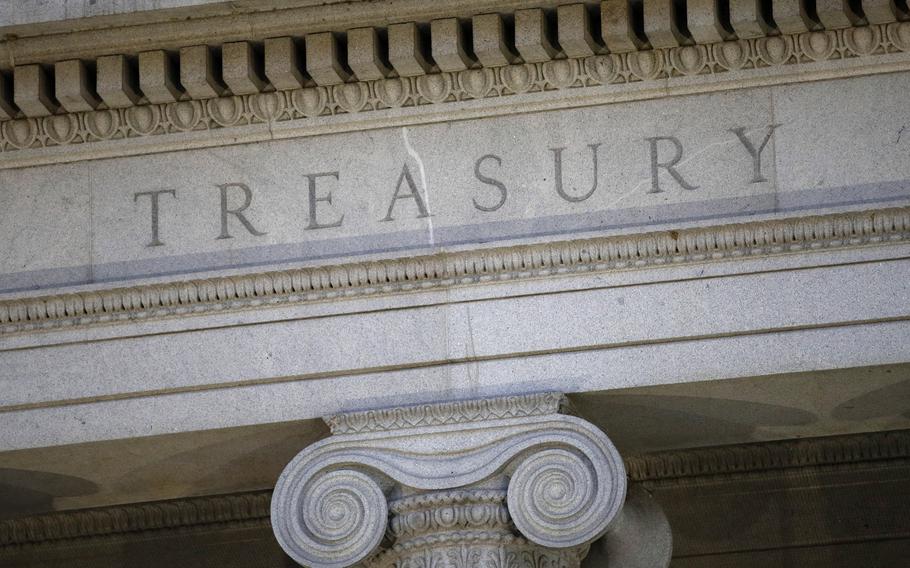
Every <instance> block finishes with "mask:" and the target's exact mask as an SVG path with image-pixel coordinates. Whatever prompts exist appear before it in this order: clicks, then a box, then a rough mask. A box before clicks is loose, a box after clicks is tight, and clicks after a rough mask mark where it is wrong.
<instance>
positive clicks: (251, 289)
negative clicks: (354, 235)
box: [0, 207, 910, 335]
mask: <svg viewBox="0 0 910 568" xmlns="http://www.w3.org/2000/svg"><path fill="white" fill-rule="evenodd" d="M908 237H910V208H908V207H900V208H890V209H878V210H871V211H861V212H851V213H838V214H830V215H817V216H810V217H801V218H793V219H782V220H773V221H755V222H749V223H742V224H729V225H720V226H714V227H706V228H694V229H685V230H680V231H660V232H651V233H643V234H636V235H625V236H612V237H598V238H591V239H583V240H572V241H561V242H552V243H542V244H532V245H520V246H510V247H498V248H490V249H485V250H475V251H459V252H445V253H439V254H435V255H427V256H416V257H410V258H401V259H388V260H375V261H370V262H355V263H348V264H339V265H331V266H318V267H306V268H298V269H292V270H280V271H271V272H261V273H254V274H243V275H236V276H224V277H218V278H205V279H193V280H182V281H175V282H168V283H160V284H149V285H140V286H133V287H123V288H112V289H107V290H91V291H81V292H74V293H68V294H55V295H47V296H36V297H30V298H22V299H9V300H4V301H0V335H2V334H15V333H24V332H33V331H40V330H52V329H58V328H61V327H67V328H73V327H80V326H91V325H101V324H110V323H118V322H128V321H144V320H149V319H153V318H169V317H182V316H191V315H205V314H212V313H218V312H224V311H228V310H244V309H255V308H259V309H261V308H263V307H274V306H283V305H299V304H304V303H308V302H319V301H326V300H336V299H341V298H351V297H368V296H379V295H385V294H397V293H403V292H409V291H415V290H429V289H434V288H441V287H449V286H466V285H473V284H481V283H489V282H492V281H495V282H509V281H515V280H523V279H529V278H542V277H548V276H562V275H571V274H578V273H590V272H610V271H619V270H630V269H638V268H647V267H655V266H680V265H686V264H694V263H704V262H714V261H720V260H726V259H736V258H744V257H748V258H758V257H767V256H775V255H782V254H789V253H797V252H805V251H816V250H831V249H848V248H855V247H862V246H869V245H881V244H888V243H897V242H904V241H906V240H907V238H908Z"/></svg>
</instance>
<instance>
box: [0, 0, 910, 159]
mask: <svg viewBox="0 0 910 568" xmlns="http://www.w3.org/2000/svg"><path fill="white" fill-rule="evenodd" d="M671 4H672V5H673V6H676V4H674V3H672V2H670V0H654V1H653V2H652V1H651V0H645V2H644V14H643V15H642V17H641V19H639V18H637V17H636V16H635V13H634V12H635V10H634V8H631V6H633V4H631V3H628V2H623V1H622V0H619V1H614V0H610V1H607V2H603V3H602V4H601V5H600V6H598V7H594V6H587V5H585V4H581V3H579V4H568V5H564V6H560V7H558V9H555V10H553V11H552V12H548V11H547V12H545V11H544V10H542V9H540V8H528V9H518V10H516V9H515V8H514V7H513V6H510V7H508V8H507V12H506V17H503V16H502V15H501V14H499V13H481V14H474V15H472V16H470V17H468V18H465V17H464V16H463V13H459V15H458V16H459V17H457V18H456V17H454V15H453V17H449V18H441V17H439V14H435V18H436V19H433V20H432V21H429V20H428V21H425V22H421V21H418V22H399V23H393V24H387V23H381V24H380V25H376V26H364V25H363V23H362V22H361V23H359V24H357V25H358V27H356V28H354V29H345V28H343V27H342V28H340V29H335V30H332V31H320V32H315V33H306V34H304V36H303V37H280V38H267V39H262V38H246V39H245V40H244V41H236V37H233V39H232V40H231V41H227V42H225V43H220V40H219V39H218V31H217V30H216V29H212V30H211V31H210V33H211V34H212V35H213V37H211V38H208V39H207V40H206V41H205V42H201V43H200V44H198V45H194V44H191V45H186V46H180V49H178V50H176V51H168V50H165V49H159V50H154V51H141V52H130V53H121V54H116V55H111V54H109V53H105V54H103V55H102V54H98V55H97V56H93V57H90V58H85V57H83V58H81V59H67V60H58V61H55V62H54V63H53V65H52V66H51V65H48V64H44V65H39V64H37V63H30V64H24V65H17V66H15V68H14V73H13V76H12V78H11V82H12V87H11V89H5V90H4V89H2V88H0V119H2V118H4V117H5V118H7V119H8V120H5V121H2V122H0V169H2V168H15V167H23V166H30V165H37V164H47V163H56V162H69V161H76V160H85V159H96V158H105V157H114V156H126V155H135V154H145V153H149V152H162V151H173V150H183V149H187V148H194V147H210V146H219V145H226V144H237V143H245V142H256V141H262V140H270V139H278V138H291V137H300V136H310V135H319V134H326V133H333V132H347V131H360V130H364V129H369V128H380V127H390V126H402V125H409V124H418V123H425V122H438V121H447V120H456V119H465V118H473V117H484V116H492V115H496V114H509V113H516V112H522V113H524V112H530V111H537V110H547V109H554V108H566V107H570V106H581V105H594V104H603V103H610V102H618V101H629V100H638V99H648V98H655V97H665V96H668V95H675V94H692V93H700V92H710V91H716V90H725V89H732V88H744V87H755V86H766V85H774V84H785V83H792V82H801V81H810V80H820V79H832V78H837V77H849V76H855V75H864V74H870V73H884V72H894V71H899V70H908V69H910V21H906V20H907V19H908V18H910V13H908V12H907V10H906V6H905V4H904V3H903V2H890V3H889V2H882V1H881V0H874V1H873V0H869V1H867V2H864V3H863V5H864V10H865V11H864V12H860V13H857V12H854V11H853V9H854V8H853V7H854V5H855V3H845V4H843V6H842V7H841V8H838V9H833V10H827V11H825V10H820V11H819V10H816V8H815V3H814V2H808V3H805V6H802V3H798V2H795V1H794V2H785V1H783V0H781V1H777V2H774V3H773V5H774V10H775V18H776V19H771V20H768V19H766V18H765V17H764V16H763V15H761V14H754V13H752V14H746V13H740V11H742V10H744V9H745V8H744V7H745V6H746V4H747V3H741V4H740V3H735V4H734V5H733V11H734V13H733V14H732V15H731V14H726V13H716V12H715V8H714V4H712V3H705V2H701V3H696V2H690V3H689V4H688V7H687V8H686V11H685V12H680V13H675V12H674V10H675V8H672V9H671V7H670V6H671ZM797 4H799V6H797ZM810 5H811V6H810ZM794 7H796V8H794ZM797 8H798V9H797ZM810 8H811V9H810ZM790 9H796V12H795V13H794V14H793V15H792V17H785V14H787V11H788V10H790ZM815 12H818V13H815ZM238 17H240V16H238ZM243 17H248V16H243ZM459 18H460V19H459ZM464 22H467V23H464ZM696 24H698V25H696ZM338 25H342V24H340V23H339V24H338ZM468 30H469V31H470V34H468V33H467V31H468ZM469 37H470V38H472V39H471V40H470V41H469V40H468V39H467V38H469ZM213 44H215V45H217V48H214V51H212V49H213V48H210V47H209V46H211V45H213ZM301 46H304V47H301ZM298 52H299V53H298ZM86 59H89V61H90V62H91V64H90V65H86ZM92 59H94V61H91V60H92ZM51 69H52V70H53V73H51V72H50V70H51ZM4 80H5V79H3V78H2V76H0V87H3V84H2V83H3V81H4ZM93 85H94V86H93ZM6 91H10V92H11V93H13V95H12V96H11V97H5V96H2V93H4V92H6Z"/></svg>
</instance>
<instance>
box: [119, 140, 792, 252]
mask: <svg viewBox="0 0 910 568" xmlns="http://www.w3.org/2000/svg"><path fill="white" fill-rule="evenodd" d="M778 126H780V125H779V124H771V125H768V126H767V127H765V129H764V130H765V131H764V132H763V133H759V135H758V136H757V137H754V138H755V139H754V140H753V136H752V135H751V134H750V132H751V131H758V130H761V129H760V128H751V129H747V128H746V127H744V126H737V127H734V128H730V129H728V130H729V132H730V133H731V136H733V137H734V138H735V139H737V140H738V141H739V142H740V144H741V145H740V146H739V151H740V154H741V157H740V158H741V161H742V164H743V168H742V171H743V180H742V182H743V183H749V184H755V183H763V182H767V181H768V178H767V177H766V176H765V174H764V173H763V168H762V153H763V152H764V150H765V148H766V147H767V146H768V143H769V142H770V141H771V139H772V136H773V134H774V130H775V129H776V128H777V127H778ZM639 142H643V143H644V144H642V152H641V154H642V159H643V160H645V161H647V162H648V163H649V164H650V178H649V184H648V185H646V186H645V187H643V188H641V189H640V190H639V191H640V192H643V193H648V194H658V193H663V192H665V191H677V190H685V191H696V190H698V189H699V186H698V185H697V177H696V175H693V176H691V177H690V180H688V181H687V180H686V178H685V177H684V176H683V174H682V172H681V164H682V163H683V162H684V160H685V158H686V152H685V148H684V146H683V143H682V142H681V141H680V139H679V138H678V137H676V136H653V137H649V138H645V139H643V140H642V141H639ZM603 146H604V144H603V143H602V142H596V143H591V144H587V145H586V148H585V151H582V152H579V154H582V156H575V157H573V158H572V160H573V161H574V163H573V166H575V171H573V172H572V174H571V176H570V177H574V178H576V179H585V178H587V179H589V180H590V182H589V184H588V185H589V186H590V187H588V186H585V185H581V186H580V187H572V186H570V185H569V184H568V183H567V181H566V177H567V176H566V173H565V172H564V171H563V170H564V166H563V161H564V158H563V155H564V153H567V152H568V151H569V150H570V149H569V148H566V147H555V148H547V151H548V152H549V154H550V158H551V160H552V182H551V183H550V185H551V187H550V188H549V190H550V191H551V192H552V193H554V194H555V195H556V196H558V197H559V199H561V200H563V201H565V202H567V203H582V202H585V201H587V200H589V199H590V198H591V197H592V196H593V195H594V193H595V192H596V191H597V190H598V188H599V187H600V188H602V189H601V191H605V192H610V191H611V188H609V187H604V186H609V180H604V179H602V178H603V175H602V174H603V171H602V168H601V167H600V166H599V163H601V162H602V161H603V159H604V157H602V156H601V154H602V153H603ZM731 150H732V149H731ZM584 155H586V156H584ZM585 158H587V159H585ZM421 167H422V165H421ZM502 171H503V158H502V157H501V156H500V155H498V154H493V153H490V154H484V155H483V156H480V157H479V158H477V159H475V160H474V161H473V173H474V175H473V179H472V180H452V181H453V182H455V183H456V184H457V185H463V186H465V187H471V186H472V185H474V186H476V188H477V191H475V194H474V195H472V196H471V197H470V202H471V204H472V205H473V207H474V209H475V210H477V211H478V212H480V213H479V214H478V217H481V216H482V215H483V214H489V213H495V212H496V211H499V210H500V209H501V208H502V207H503V206H504V205H505V204H506V202H507V201H508V199H509V193H510V190H509V185H511V183H510V180H507V179H505V177H504V176H503V175H502V173H501V172H502ZM302 177H303V179H302V180H301V184H300V185H301V188H300V192H299V193H300V195H299V199H302V200H303V201H304V202H305V209H306V216H305V218H304V219H301V220H300V224H301V226H302V227H303V229H304V230H308V231H309V230H318V229H330V228H338V227H343V226H344V220H345V213H344V212H343V211H340V210H339V209H338V207H337V206H333V194H334V193H335V192H346V191H347V192H349V191H352V190H353V189H354V188H350V187H345V185H344V183H343V181H344V175H343V172H342V171H341V170H336V171H331V172H317V173H305V174H303V176H302ZM383 182H384V183H383ZM211 189H213V190H214V191H215V193H217V194H218V195H219V198H220V200H219V207H218V208H217V211H216V210H214V209H213V210H211V211H198V212H197V213H198V214H199V215H200V216H203V215H211V216H216V217H218V218H219V219H220V225H219V232H218V234H217V235H212V238H213V239H215V240H220V239H231V238H234V236H235V235H237V234H238V233H239V234H242V235H247V236H251V237H264V236H266V235H267V234H268V231H267V230H264V229H266V227H267V226H266V225H265V224H262V225H261V228H262V229H263V230H260V229H257V228H256V226H255V225H254V224H253V223H252V222H251V221H250V218H249V215H250V214H251V213H250V212H248V210H249V209H250V208H251V207H252V206H253V201H254V196H255V191H254V190H253V188H252V187H250V185H249V184H248V182H242V181H228V182H223V183H222V182H219V183H213V184H212V188H211ZM374 189H375V190H376V191H375V192H371V197H372V198H374V199H378V200H380V201H381V200H382V199H383V198H384V201H382V204H383V206H382V208H384V209H385V215H384V216H383V217H382V218H380V219H373V220H372V221H374V222H392V221H395V220H396V218H399V217H408V216H410V217H411V218H415V219H422V218H425V217H429V216H431V213H430V209H429V206H428V202H429V200H430V197H429V195H428V194H427V187H426V186H423V187H420V184H418V183H417V182H416V181H415V177H414V173H413V172H412V171H411V166H410V165H409V163H408V161H404V162H403V163H402V165H401V171H400V173H399V174H398V178H397V180H395V181H394V182H393V180H391V179H387V180H377V187H376V188H374ZM513 189H514V188H513ZM528 189H530V190H531V191H532V192H534V193H538V194H544V193H545V192H546V191H547V188H546V187H535V188H528ZM616 189H620V188H612V190H614V191H615V190H616ZM164 197H169V198H171V199H170V201H172V203H170V204H169V206H168V208H170V209H172V210H173V209H174V208H179V207H180V206H181V205H180V203H179V195H178V190H177V189H176V188H174V189H158V190H152V191H139V192H136V193H134V194H133V201H134V202H138V201H139V199H140V198H147V203H148V208H147V214H149V215H150V232H149V240H148V242H147V244H146V246H147V247H157V246H164V245H165V242H164V241H163V240H162V234H161V216H162V202H161V199H162V198H164ZM541 197H543V195H541ZM385 204H387V207H385ZM265 217H268V216H265ZM363 221H366V222H369V221H370V220H366V219H364V220H363Z"/></svg>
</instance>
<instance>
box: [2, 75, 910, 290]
mask: <svg viewBox="0 0 910 568" xmlns="http://www.w3.org/2000/svg"><path fill="white" fill-rule="evenodd" d="M901 89H904V90H906V89H910V75H904V74H894V75H891V76H887V77H885V76H881V77H874V78H864V79H857V80H850V81H841V82H838V84H837V89H832V86H831V84H825V83H814V84H807V85H798V86H794V87H788V88H783V87H775V88H768V89H755V90H751V91H736V92H728V93H716V94H711V95H700V96H690V97H674V98H669V99H661V100H653V101H638V102H633V103H624V104H615V105H605V106H592V107H582V108H573V109H567V110H559V111H547V112H537V113H527V114H516V115H511V116H505V117H504V116H500V117H491V118H486V119H474V120H464V121H452V122H448V123H437V124H426V125H418V126H408V127H400V128H378V129H372V130H364V131H362V132H350V133H340V134H332V135H326V136H321V137H305V138H297V139H287V140H274V141H266V142H258V143H254V144H241V145H235V146H221V147H217V148H209V149H192V150H185V151H181V152H173V153H158V154H150V155H146V156H134V157H129V158H116V159H108V160H97V161H94V162H81V163H74V164H65V165H55V166H44V167H39V168H29V169H12V170H3V171H0V187H2V188H3V189H4V190H6V191H4V192H0V242H2V243H5V247H6V249H5V253H4V254H3V255H2V256H0V258H2V261H0V263H2V264H0V292H3V291H6V292H12V291H16V290H26V289H35V288H52V287H57V286H69V285H76V284H86V283H93V282H115V281H124V280H129V279H135V278H141V277H149V276H170V275H174V274H190V273H214V272H218V271H222V270H226V269H245V268H251V267H268V266H275V267H279V266H284V265H288V264H290V263H315V264H328V263H331V264H337V263H342V262H350V261H355V262H356V261H359V260H363V259H370V258H391V257H407V256H412V255H424V254H432V253H435V252H439V251H442V250H453V249H477V248H484V247H487V246H494V247H502V246H504V245H510V244H513V243H530V242H541V241H546V240H571V239H577V238H586V237H592V236H602V235H603V236H607V235H619V234H629V233H643V232H653V231H658V230H661V229H667V230H677V229H684V228H686V227H693V226H703V225H717V224H724V223H735V222H739V221H747V220H749V218H750V217H753V216H756V215H762V216H768V215H771V216H779V217H781V218H783V217H787V218H792V217H799V216H804V215H806V214H812V213H816V212H817V213H823V212H826V211H831V210H843V209H844V208H845V207H847V208H851V209H856V208H860V209H868V208H870V207H895V206H900V205H902V204H906V203H908V202H910V181H908V180H910V160H908V159H907V156H908V152H910V137H906V136H900V135H899V131H900V127H901V126H904V125H910V114H908V112H910V111H908V110H907V107H906V106H901V105H899V104H897V105H896V103H895V100H894V97H893V93H896V92H901ZM857 100H862V101H864V102H863V104H862V105H857V104H855V101H857ZM822 102H824V104H822ZM851 105H852V106H851ZM889 105H890V107H893V108H891V111H890V112H881V111H880V110H876V109H881V108H890V107H889ZM895 105H896V106H895ZM816 108H818V111H817V112H816V110H815V109H816ZM825 108H844V109H849V111H850V112H849V124H848V126H849V128H844V127H843V126H842V125H841V124H840V123H839V122H838V120H831V119H826V118H824V117H823V116H822V114H823V111H824V109H825Z"/></svg>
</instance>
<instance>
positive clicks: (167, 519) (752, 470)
mask: <svg viewBox="0 0 910 568" xmlns="http://www.w3.org/2000/svg"><path fill="white" fill-rule="evenodd" d="M906 460H910V430H895V431H890V432H871V433H864V434H852V435H845V436H835V437H828V438H810V439H803V440H786V441H778V442H763V443H755V444H747V445H741V446H720V447H713V448H699V449H690V450H674V451H666V452H656V453H651V454H642V455H637V456H630V457H628V458H626V460H625V462H626V469H627V471H628V474H629V477H630V480H631V481H633V482H646V483H648V482H657V481H676V480H690V481H692V480H697V479H703V478H710V479H712V480H717V479H723V478H731V477H733V478H735V477H739V476H742V475H744V474H758V475H761V474H762V473H764V474H768V473H771V472H774V471H784V470H791V471H797V472H798V471H800V470H803V469H806V468H831V467H839V468H843V467H866V466H869V465H874V464H881V463H883V462H884V463H888V462H896V461H906ZM271 496H272V493H271V491H258V492H252V493H243V494H234V495H223V496H218V497H195V498H187V499H179V500H172V501H162V502H155V503H141V504H135V505H122V506H116V507H105V508H98V509H86V510H81V511H66V512H58V513H50V514H46V515H37V516H32V517H23V518H19V519H11V520H5V521H0V553H2V551H3V550H4V549H6V550H8V551H12V550H15V548H16V547H20V546H23V545H29V544H32V545H36V544H52V543H59V542H62V541H69V540H77V539H86V538H97V537H110V536H115V535H123V534H129V533H140V532H144V531H158V530H177V529H187V528H193V527H200V528H202V527H212V526H213V525H221V524H236V523H244V524H246V525H247V526H250V525H252V526H260V527H262V528H263V529H264V530H268V529H269V526H270V523H269V507H270V501H271Z"/></svg>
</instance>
